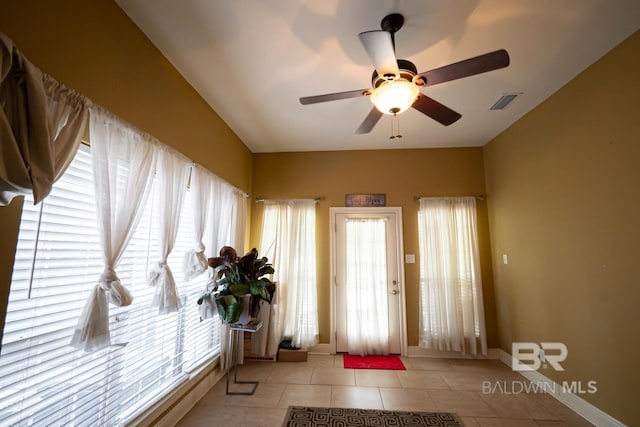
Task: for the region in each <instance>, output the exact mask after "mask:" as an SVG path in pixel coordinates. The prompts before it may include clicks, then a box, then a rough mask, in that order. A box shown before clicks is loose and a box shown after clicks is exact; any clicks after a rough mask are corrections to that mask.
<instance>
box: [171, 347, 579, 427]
mask: <svg viewBox="0 0 640 427" xmlns="http://www.w3.org/2000/svg"><path fill="white" fill-rule="evenodd" d="M402 360H403V363H404V365H405V367H406V368H407V370H406V371H384V370H368V369H344V368H343V366H342V356H341V355H336V356H332V355H309V359H308V361H307V362H304V363H302V362H301V363H273V362H254V363H247V364H245V365H244V366H241V367H240V368H239V370H238V379H239V380H256V381H260V384H259V385H258V388H257V389H256V392H255V394H254V395H253V396H228V395H226V394H225V386H226V382H225V378H223V379H222V380H220V382H218V384H216V385H215V386H214V387H213V388H212V389H211V390H210V391H209V393H207V395H206V396H205V397H203V398H202V399H201V400H200V401H199V402H198V403H197V404H196V406H195V407H194V408H193V409H192V410H191V411H190V412H189V413H188V414H187V415H186V416H185V417H184V418H183V419H182V420H181V421H180V423H179V424H178V425H179V426H181V427H185V426H188V427H190V426H194V427H198V426H225V427H234V426H243V427H244V426H256V427H258V426H266V427H270V426H275V427H279V426H280V425H282V422H283V420H284V416H285V413H286V411H287V407H288V406H289V405H299V406H324V407H329V406H332V407H352V408H376V409H390V410H413V411H443V412H454V413H456V414H458V416H459V417H460V418H461V420H462V422H463V423H464V425H465V426H468V427H476V426H482V427H484V426H509V427H511V426H523V427H524V426H589V425H590V424H589V423H588V422H586V421H585V420H584V419H583V418H581V417H580V416H578V415H577V414H576V413H574V412H572V411H571V410H570V409H569V408H567V407H566V406H564V405H562V404H561V403H560V402H558V401H557V400H556V399H554V398H553V397H551V396H549V395H545V394H504V393H500V392H497V393H486V392H485V393H483V389H482V384H483V381H489V382H490V383H492V384H495V383H496V382H500V383H501V384H513V381H524V378H523V377H521V376H520V375H519V374H517V373H515V372H513V371H511V370H510V369H509V368H508V367H507V366H505V365H504V364H502V363H501V362H499V361H496V360H455V359H433V358H402ZM235 387H237V388H238V390H239V391H241V390H242V389H241V388H240V387H241V385H237V386H235ZM244 387H245V389H246V386H244ZM503 388H504V387H503Z"/></svg>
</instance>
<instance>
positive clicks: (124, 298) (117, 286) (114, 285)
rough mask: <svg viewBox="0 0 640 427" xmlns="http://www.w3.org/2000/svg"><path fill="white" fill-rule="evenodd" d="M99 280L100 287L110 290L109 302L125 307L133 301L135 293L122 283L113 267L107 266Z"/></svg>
mask: <svg viewBox="0 0 640 427" xmlns="http://www.w3.org/2000/svg"><path fill="white" fill-rule="evenodd" d="M98 281H99V283H98V286H99V287H100V288H102V289H103V290H105V291H109V302H110V303H111V304H113V305H116V306H118V307H124V306H127V305H130V304H131V303H132V302H133V295H131V293H130V292H129V290H128V289H127V288H125V287H124V285H123V284H122V283H120V278H119V277H118V275H117V274H116V272H115V270H114V269H113V267H105V269H104V271H103V272H102V274H101V275H100V278H99V279H98Z"/></svg>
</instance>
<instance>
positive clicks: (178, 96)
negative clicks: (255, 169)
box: [0, 0, 252, 326]
mask: <svg viewBox="0 0 640 427" xmlns="http://www.w3.org/2000/svg"><path fill="white" fill-rule="evenodd" d="M0 31H2V32H4V33H5V34H7V35H8V36H9V37H10V38H12V39H13V41H14V42H15V43H16V46H17V47H18V48H19V49H20V50H21V51H22V53H23V54H25V55H26V56H27V58H29V60H30V61H31V62H33V63H34V64H35V65H36V66H38V67H39V68H40V69H42V70H43V71H45V72H47V73H49V74H50V75H52V76H53V77H54V78H56V79H58V80H59V81H61V82H63V83H65V84H67V85H68V86H70V87H72V88H74V89H76V90H77V91H79V92H81V93H83V94H85V95H86V96H87V97H89V98H90V99H91V100H92V101H93V102H95V103H97V104H100V105H102V106H103V107H105V108H107V109H108V110H110V111H111V112H113V113H115V114H116V115H118V116H119V117H121V118H122V119H124V120H126V121H128V122H129V123H131V124H133V125H135V126H137V127H138V128H140V129H142V130H143V131H146V132H148V133H150V134H151V135H153V136H155V137H156V138H158V139H159V140H160V141H162V142H163V143H165V144H167V145H169V146H172V147H174V148H175V149H177V150H179V151H180V152H182V153H183V154H185V155H186V156H188V157H190V158H192V159H194V160H196V161H197V162H198V163H200V164H202V165H204V166H205V167H206V168H207V169H209V170H211V171H213V172H214V173H216V174H217V175H219V176H220V177H222V178H224V179H225V180H227V181H229V182H230V183H231V184H233V185H235V186H236V187H238V188H240V189H242V190H244V191H247V192H250V191H251V168H252V157H251V152H250V151H249V150H248V149H247V147H245V145H244V144H243V143H242V142H241V141H240V140H239V139H238V137H237V136H236V135H235V134H234V133H233V132H232V131H231V129H229V127H228V126H227V125H226V123H224V121H222V120H221V119H220V117H219V116H218V115H217V114H216V113H215V112H214V111H213V110H212V109H211V108H210V107H209V106H208V105H207V104H206V103H205V102H204V100H203V99H202V98H201V97H200V96H199V95H198V94H197V93H196V92H195V91H194V90H193V88H192V87H191V86H189V84H188V83H187V82H186V81H185V80H184V79H183V78H182V77H181V76H180V75H179V74H178V72H177V71H176V70H175V69H174V68H173V66H172V65H171V64H170V63H169V62H168V61H167V60H166V59H165V58H164V56H162V55H161V53H160V52H159V51H158V50H157V49H156V48H155V47H154V46H153V44H151V42H150V41H149V40H148V39H147V38H146V36H145V35H144V34H143V33H142V32H141V31H140V30H139V29H138V27H136V26H135V24H133V22H132V21H131V20H130V19H129V18H128V17H127V16H126V15H125V13H124V12H123V11H122V10H121V9H120V8H119V7H118V6H117V4H116V3H115V2H114V1H112V0H90V1H72V0H61V1H38V0H20V1H15V0H0ZM21 206H22V204H21V203H13V204H12V205H10V206H9V207H4V208H0V221H1V222H0V236H2V237H3V239H2V243H1V247H0V307H1V308H2V309H1V310H0V315H1V316H2V317H1V319H2V324H4V310H5V306H6V296H7V292H8V288H9V282H10V280H11V271H12V269H13V258H14V254H15V245H16V236H17V231H18V224H19V217H20V212H21V209H22V208H21ZM0 326H2V325H0Z"/></svg>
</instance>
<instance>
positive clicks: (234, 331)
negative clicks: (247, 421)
mask: <svg viewBox="0 0 640 427" xmlns="http://www.w3.org/2000/svg"><path fill="white" fill-rule="evenodd" d="M260 328H262V321H258V320H253V321H251V322H249V323H248V324H246V325H242V324H235V325H229V342H228V344H227V394H240V395H246V396H251V395H253V393H255V391H256V388H257V387H258V381H238V354H239V352H240V338H241V337H242V336H243V335H244V332H250V333H253V332H256V331H258V330H259V329H260ZM234 349H235V355H236V359H235V360H234V363H233V364H234V373H233V384H253V387H252V388H251V391H229V371H230V370H231V361H232V360H233V359H232V357H233V352H234Z"/></svg>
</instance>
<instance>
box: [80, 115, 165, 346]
mask: <svg viewBox="0 0 640 427" xmlns="http://www.w3.org/2000/svg"><path fill="white" fill-rule="evenodd" d="M90 132H91V154H92V165H93V174H94V186H95V194H96V209H97V218H98V229H99V233H100V244H101V247H102V258H103V262H104V271H103V272H102V274H101V275H100V277H99V278H98V283H97V284H96V285H95V286H94V287H93V290H92V292H91V295H90V296H89V299H88V300H87V303H86V305H85V307H84V309H83V311H82V314H81V316H80V318H79V320H78V325H77V326H76V329H75V332H74V335H73V338H72V340H71V345H72V346H74V347H77V348H82V349H84V350H85V351H95V350H99V349H100V348H103V347H106V346H108V345H110V342H111V339H110V335H109V318H108V315H109V308H108V302H107V298H108V300H109V302H111V303H112V304H114V305H117V306H127V305H129V304H131V301H132V300H133V297H132V296H131V294H130V293H129V291H128V290H127V288H125V287H124V285H123V284H122V283H120V279H119V278H118V275H117V274H116V271H115V269H116V267H117V265H118V261H119V259H120V256H121V255H122V253H123V252H124V250H125V248H126V246H127V243H128V241H129V239H130V238H131V236H132V235H133V231H134V230H135V227H136V224H137V223H138V220H139V219H140V214H141V213H142V210H143V207H144V204H145V201H146V198H147V195H148V193H149V188H150V186H151V182H152V178H153V170H154V169H153V168H154V165H155V159H156V153H155V152H156V147H157V145H158V144H157V143H156V142H155V140H153V139H152V138H151V137H150V136H148V135H144V134H141V133H140V132H137V131H135V130H133V129H131V127H130V126H128V125H126V124H124V123H122V122H121V121H120V120H119V119H117V118H116V117H115V116H113V115H111V114H110V113H108V112H107V111H106V110H104V109H102V108H101V107H98V106H96V105H94V106H93V107H92V108H91V114H90Z"/></svg>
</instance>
